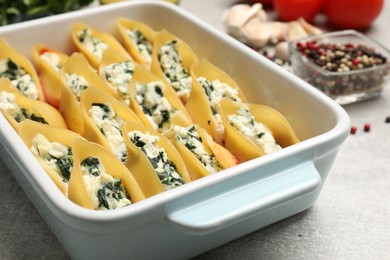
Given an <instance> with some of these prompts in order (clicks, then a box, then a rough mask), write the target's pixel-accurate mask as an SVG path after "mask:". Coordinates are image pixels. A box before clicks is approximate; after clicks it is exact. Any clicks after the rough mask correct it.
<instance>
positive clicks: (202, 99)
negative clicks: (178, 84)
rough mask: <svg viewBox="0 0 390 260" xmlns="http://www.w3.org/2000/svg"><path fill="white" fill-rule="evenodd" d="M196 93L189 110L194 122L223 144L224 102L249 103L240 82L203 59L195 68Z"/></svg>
mask: <svg viewBox="0 0 390 260" xmlns="http://www.w3.org/2000/svg"><path fill="white" fill-rule="evenodd" d="M191 75H192V80H193V84H192V91H191V94H190V97H189V99H188V102H187V103H186V106H185V107H186V109H187V111H188V112H189V114H190V115H191V118H192V119H193V120H194V122H195V123H196V124H198V125H200V126H201V127H202V128H204V129H205V130H206V131H207V132H208V133H209V134H210V135H211V136H212V137H213V139H214V140H215V141H216V142H217V143H219V144H223V140H224V132H225V130H224V125H223V122H222V117H221V114H220V110H221V109H220V101H221V99H222V98H229V99H231V100H234V101H237V102H245V101H246V98H245V96H244V94H243V93H242V91H241V90H240V88H239V87H238V85H237V83H236V82H235V81H234V80H233V79H232V78H231V77H229V76H228V75H227V74H226V73H225V72H224V71H222V70H221V69H219V68H218V67H216V66H214V65H213V64H212V63H210V62H209V61H207V60H205V59H203V60H201V61H199V62H196V63H194V65H193V66H192V68H191Z"/></svg>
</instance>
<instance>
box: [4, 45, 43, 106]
mask: <svg viewBox="0 0 390 260" xmlns="http://www.w3.org/2000/svg"><path fill="white" fill-rule="evenodd" d="M0 78H8V79H9V80H10V81H11V82H12V86H14V87H15V88H16V89H17V90H18V91H20V92H21V93H22V94H23V95H24V96H26V97H28V98H31V99H35V100H45V97H44V95H43V92H42V88H41V84H40V82H39V78H38V75H37V72H36V71H35V68H34V66H33V65H32V64H31V62H30V61H29V60H28V59H27V58H26V57H25V56H23V55H22V54H21V53H19V52H17V51H16V50H15V49H13V48H12V47H11V46H10V45H8V43H7V42H6V41H5V40H4V39H1V38H0Z"/></svg>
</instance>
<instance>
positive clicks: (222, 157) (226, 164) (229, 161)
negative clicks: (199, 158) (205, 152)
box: [198, 128, 238, 169]
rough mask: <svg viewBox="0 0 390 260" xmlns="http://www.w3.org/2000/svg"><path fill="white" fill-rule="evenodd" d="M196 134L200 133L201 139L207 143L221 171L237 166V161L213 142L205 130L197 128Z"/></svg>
mask: <svg viewBox="0 0 390 260" xmlns="http://www.w3.org/2000/svg"><path fill="white" fill-rule="evenodd" d="M198 133H200V134H201V135H202V138H204V140H205V141H206V142H207V144H208V146H209V147H210V150H211V151H212V153H213V154H214V156H215V158H216V159H217V161H218V162H219V164H220V165H221V167H222V168H223V169H227V168H230V167H233V166H236V165H237V164H238V159H237V158H236V157H235V156H234V155H233V154H232V153H231V152H230V151H229V150H228V149H226V148H225V147H223V146H222V145H220V144H218V143H217V142H215V141H214V140H213V138H212V137H211V135H210V134H209V133H207V131H206V130H205V129H203V128H198Z"/></svg>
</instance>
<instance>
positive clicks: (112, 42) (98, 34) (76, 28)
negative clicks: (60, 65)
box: [72, 22, 130, 69]
mask: <svg viewBox="0 0 390 260" xmlns="http://www.w3.org/2000/svg"><path fill="white" fill-rule="evenodd" d="M84 29H88V30H89V31H90V32H91V34H92V37H94V38H96V39H98V40H100V41H102V42H104V43H106V44H107V45H108V48H112V49H114V50H116V51H119V52H121V53H122V54H123V55H125V56H127V57H128V58H130V55H129V54H128V53H127V51H126V50H125V49H124V48H123V46H122V45H121V44H120V43H119V42H118V41H117V40H116V39H115V38H114V37H113V36H112V35H111V34H109V33H106V32H103V31H100V30H97V29H95V28H93V27H91V26H88V25H86V24H83V23H81V22H76V23H74V24H73V26H72V40H73V42H74V44H75V45H76V48H77V49H78V50H79V51H80V52H82V53H83V54H84V55H85V57H87V59H88V61H89V62H90V63H91V65H92V67H94V68H95V69H97V68H99V64H100V61H101V58H98V57H96V56H95V55H94V54H93V53H92V52H91V51H89V50H88V49H87V48H86V47H85V46H84V45H83V44H82V43H81V42H80V39H79V36H78V33H79V32H80V31H82V30H84Z"/></svg>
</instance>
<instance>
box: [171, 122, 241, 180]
mask: <svg viewBox="0 0 390 260" xmlns="http://www.w3.org/2000/svg"><path fill="white" fill-rule="evenodd" d="M166 136H167V137H168V138H169V139H170V140H171V142H172V143H173V145H174V146H175V147H176V149H177V151H178V152H179V153H180V155H181V156H182V158H183V160H184V162H185V164H186V166H187V169H188V171H189V173H190V176H191V179H192V180H196V179H200V178H203V177H205V176H208V175H210V174H214V173H217V172H219V171H221V170H223V169H227V168H229V167H232V166H234V165H236V164H237V159H236V158H235V157H234V156H233V154H231V153H230V152H229V151H228V150H226V149H225V148H224V147H222V146H221V145H219V144H217V143H215V142H214V141H213V139H212V138H211V136H210V135H209V134H208V133H207V132H206V131H205V130H204V129H202V128H200V127H199V126H197V125H175V126H173V127H172V128H171V129H170V130H169V131H168V132H167V133H166Z"/></svg>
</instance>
